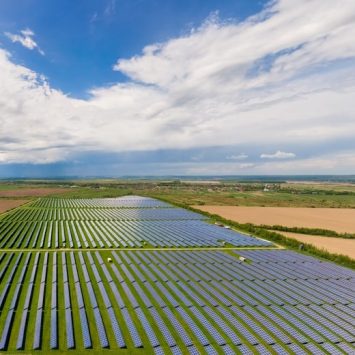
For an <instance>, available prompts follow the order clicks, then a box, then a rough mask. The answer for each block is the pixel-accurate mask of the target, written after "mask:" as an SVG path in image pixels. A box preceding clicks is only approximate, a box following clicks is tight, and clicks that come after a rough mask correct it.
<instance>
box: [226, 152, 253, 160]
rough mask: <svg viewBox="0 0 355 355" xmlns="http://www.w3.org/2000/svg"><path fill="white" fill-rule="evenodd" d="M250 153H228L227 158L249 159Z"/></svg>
mask: <svg viewBox="0 0 355 355" xmlns="http://www.w3.org/2000/svg"><path fill="white" fill-rule="evenodd" d="M247 158H248V155H247V154H245V153H240V154H235V155H227V156H226V159H227V160H244V159H247Z"/></svg>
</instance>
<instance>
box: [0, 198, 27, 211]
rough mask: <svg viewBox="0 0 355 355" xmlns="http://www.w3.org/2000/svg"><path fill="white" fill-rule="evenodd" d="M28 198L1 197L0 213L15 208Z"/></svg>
mask: <svg viewBox="0 0 355 355" xmlns="http://www.w3.org/2000/svg"><path fill="white" fill-rule="evenodd" d="M26 202H28V201H27V200H7V199H6V200H5V199H4V200H1V199H0V213H3V212H6V211H8V210H11V209H13V208H16V207H18V206H21V205H23V204H24V203H26Z"/></svg>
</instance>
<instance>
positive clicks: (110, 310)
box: [0, 196, 355, 354]
mask: <svg viewBox="0 0 355 355" xmlns="http://www.w3.org/2000/svg"><path fill="white" fill-rule="evenodd" d="M208 222H209V221H208V220H207V219H206V217H205V216H203V215H200V214H198V213H194V212H191V211H188V210H185V209H182V208H176V207H174V206H172V205H169V204H167V203H165V202H161V201H158V200H154V199H151V198H147V197H137V196H126V197H121V198H97V199H89V198H80V199H74V198H52V197H49V198H41V199H38V200H35V201H33V202H32V203H30V204H26V205H25V206H23V207H19V208H17V209H15V210H13V211H11V212H10V213H7V214H5V215H3V216H1V218H0V248H1V254H0V311H1V313H0V330H1V333H0V350H2V351H8V352H11V353H16V352H18V353H29V352H32V351H34V350H35V351H36V353H43V354H51V353H53V354H56V353H65V352H66V351H68V350H70V351H75V353H79V354H80V353H84V352H85V353H90V352H92V353H93V354H98V353H114V354H117V353H118V354H120V353H122V354H236V353H243V354H252V353H260V354H268V353H270V354H275V353H277V354H284V353H290V354H307V353H317V352H318V353H320V354H323V353H324V354H344V353H345V354H348V353H351V352H354V351H355V346H354V344H355V335H354V334H355V326H354V323H355V293H354V288H355V272H354V271H352V270H350V269H347V268H344V267H340V266H337V265H335V264H333V263H329V262H326V261H324V260H321V259H316V258H313V257H310V256H307V255H304V254H299V253H295V252H292V251H288V250H282V249H278V248H277V247H275V246H274V245H273V244H272V243H270V242H267V241H264V240H261V239H257V238H255V237H252V236H249V235H245V234H242V233H239V232H236V231H233V230H230V229H226V228H223V227H220V226H215V225H213V224H210V223H208ZM242 258H245V259H246V261H243V259H242Z"/></svg>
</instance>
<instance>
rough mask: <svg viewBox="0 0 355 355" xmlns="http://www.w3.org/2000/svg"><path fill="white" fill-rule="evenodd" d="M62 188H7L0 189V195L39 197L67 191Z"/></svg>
mask: <svg viewBox="0 0 355 355" xmlns="http://www.w3.org/2000/svg"><path fill="white" fill-rule="evenodd" d="M67 191H68V189H64V188H46V187H40V188H17V189H9V190H0V197H41V196H47V195H51V194H58V193H63V192H67Z"/></svg>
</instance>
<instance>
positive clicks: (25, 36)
mask: <svg viewBox="0 0 355 355" xmlns="http://www.w3.org/2000/svg"><path fill="white" fill-rule="evenodd" d="M20 33H21V34H13V33H9V32H5V35H6V36H7V37H8V38H9V39H10V40H11V41H12V42H14V43H16V42H18V43H20V44H22V45H23V46H24V47H26V48H27V49H30V50H33V49H37V51H38V52H39V53H40V54H42V55H44V52H43V51H42V49H41V48H39V46H38V44H37V43H36V42H35V40H34V39H33V36H34V35H35V34H34V32H33V31H32V30H30V29H28V28H27V29H25V30H22V31H20Z"/></svg>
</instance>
